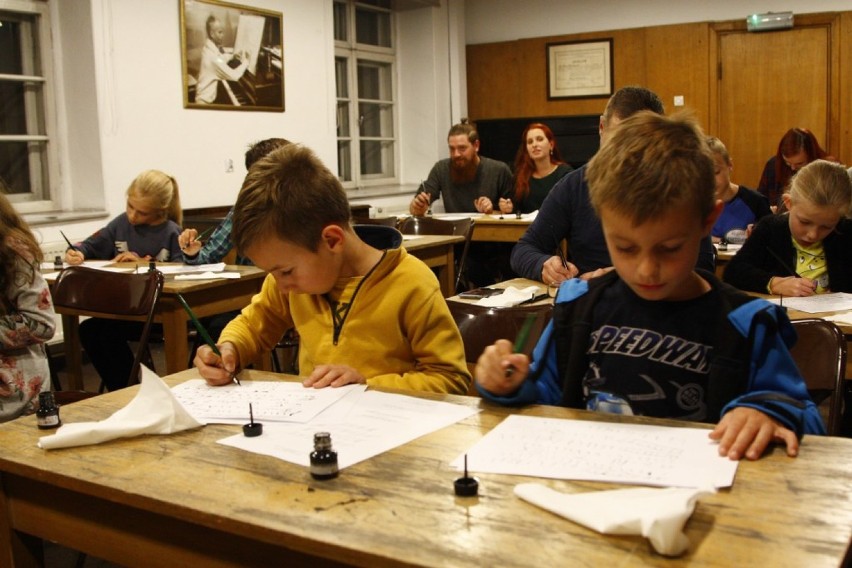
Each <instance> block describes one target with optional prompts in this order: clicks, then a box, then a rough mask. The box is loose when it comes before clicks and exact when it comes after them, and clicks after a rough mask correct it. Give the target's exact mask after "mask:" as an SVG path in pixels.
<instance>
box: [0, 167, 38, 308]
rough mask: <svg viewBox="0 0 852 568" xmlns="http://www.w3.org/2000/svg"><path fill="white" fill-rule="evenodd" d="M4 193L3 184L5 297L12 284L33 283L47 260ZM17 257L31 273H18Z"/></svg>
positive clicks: (1, 275) (0, 234) (0, 231)
mask: <svg viewBox="0 0 852 568" xmlns="http://www.w3.org/2000/svg"><path fill="white" fill-rule="evenodd" d="M5 193H6V186H5V185H4V184H3V182H2V181H0V269H2V270H0V293H3V294H5V292H6V290H7V289H8V287H9V286H10V285H11V284H12V283H15V285H19V286H23V285H25V284H31V283H32V281H33V278H35V272H36V269H37V266H38V265H39V263H41V261H42V260H43V259H44V255H43V254H42V252H41V247H40V246H39V244H38V242H37V241H36V238H35V236H33V233H32V231H30V228H29V226H28V225H27V223H26V221H24V220H23V218H21V216H20V215H18V212H17V211H15V208H14V207H12V204H11V203H10V202H9V200H8V199H7V198H6V195H5ZM18 257H20V258H22V259H24V261H25V263H26V264H27V265H28V266H29V267H30V272H29V274H21V273H19V272H18V268H17V266H16V263H17V260H18ZM18 279H22V280H18Z"/></svg>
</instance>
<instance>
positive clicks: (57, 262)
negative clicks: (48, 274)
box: [53, 254, 63, 270]
mask: <svg viewBox="0 0 852 568" xmlns="http://www.w3.org/2000/svg"><path fill="white" fill-rule="evenodd" d="M62 268H63V264H62V257H61V256H59V255H58V254H57V255H56V256H55V257H53V269H54V270H62Z"/></svg>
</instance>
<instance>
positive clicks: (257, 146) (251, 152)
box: [246, 138, 290, 170]
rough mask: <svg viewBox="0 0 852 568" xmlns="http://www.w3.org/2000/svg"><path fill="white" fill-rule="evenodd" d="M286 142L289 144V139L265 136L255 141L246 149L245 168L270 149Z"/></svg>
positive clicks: (284, 144)
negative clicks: (263, 138) (265, 137)
mask: <svg viewBox="0 0 852 568" xmlns="http://www.w3.org/2000/svg"><path fill="white" fill-rule="evenodd" d="M287 144H290V141H289V140H285V139H284V138H267V139H265V140H260V141H258V142H255V143H254V144H252V145H251V146H249V149H248V150H246V170H248V169H249V168H250V167H251V166H252V164H254V163H255V162H256V161H258V160H259V159H261V158H262V157H264V156H265V155H267V154H268V153H270V152H271V151H273V150H275V149H276V148H280V147H281V146H286V145H287Z"/></svg>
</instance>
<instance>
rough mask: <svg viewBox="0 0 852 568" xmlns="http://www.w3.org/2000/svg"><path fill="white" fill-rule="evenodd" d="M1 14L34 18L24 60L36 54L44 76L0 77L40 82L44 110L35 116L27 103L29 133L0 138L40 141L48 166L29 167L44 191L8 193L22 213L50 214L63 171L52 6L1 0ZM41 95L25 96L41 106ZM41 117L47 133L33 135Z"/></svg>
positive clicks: (37, 0)
mask: <svg viewBox="0 0 852 568" xmlns="http://www.w3.org/2000/svg"><path fill="white" fill-rule="evenodd" d="M0 12H6V13H13V14H14V13H18V14H21V15H24V16H25V17H34V19H35V20H36V22H35V23H34V26H33V27H34V29H33V31H32V35H31V36H30V40H31V43H32V51H31V52H29V53H26V54H22V56H23V57H27V56H30V55H32V54H37V55H38V58H39V63H40V64H41V69H42V75H35V76H33V75H23V74H22V75H8V74H4V75H0V77H2V80H11V81H21V82H26V83H35V82H37V83H41V84H42V89H41V91H42V92H41V103H40V104H41V105H42V108H41V109H37V111H36V112H35V113H33V112H31V107H30V106H29V104H27V103H26V101H25V113H26V114H27V118H26V123H27V129H28V132H27V133H26V134H4V135H0V143H4V142H30V141H39V142H43V143H44V154H43V155H44V158H43V159H44V160H46V162H47V163H46V164H43V163H42V164H40V166H41V167H40V168H33V167H32V164H30V170H31V172H33V171H34V170H38V171H37V172H35V173H34V174H33V175H32V176H31V179H32V182H33V183H41V184H42V185H43V188H42V189H41V190H40V191H33V188H32V187H31V188H30V192H29V193H19V194H8V198H9V201H11V202H12V203H13V204H14V206H15V208H16V209H17V210H18V212H19V213H22V214H27V213H44V212H48V211H56V210H59V209H60V192H59V187H60V168H59V154H58V149H57V140H58V138H59V135H58V134H59V133H58V126H57V120H56V117H57V114H56V97H57V92H56V86H57V82H56V75H55V68H54V64H53V53H54V51H53V30H52V26H53V22H52V14H51V6H50V2H49V1H48V0H0ZM38 97H39V96H38V95H37V94H34V93H30V94H27V95H25V99H28V98H32V99H33V101H32V103H31V104H33V105H38V104H39V101H38ZM39 114H41V116H42V117H43V124H44V132H43V133H37V134H33V133H31V132H30V131H29V129H30V128H31V126H32V125H33V124H34V123H38V122H39V121H38V119H37V118H33V115H35V116H36V117H37V116H38V115H39ZM42 172H46V175H47V180H46V181H45V180H44V179H43V174H42Z"/></svg>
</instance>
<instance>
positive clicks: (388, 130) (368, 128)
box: [358, 103, 393, 138]
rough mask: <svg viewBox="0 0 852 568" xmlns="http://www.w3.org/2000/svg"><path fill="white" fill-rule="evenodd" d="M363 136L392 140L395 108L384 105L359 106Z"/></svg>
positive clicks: (365, 104)
mask: <svg viewBox="0 0 852 568" xmlns="http://www.w3.org/2000/svg"><path fill="white" fill-rule="evenodd" d="M358 113H359V114H358V116H359V122H360V126H361V128H360V130H359V132H360V134H361V136H368V137H369V136H372V137H376V138H378V137H383V138H390V137H392V136H393V107H392V106H391V105H387V104H384V103H360V104H359V105H358Z"/></svg>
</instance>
